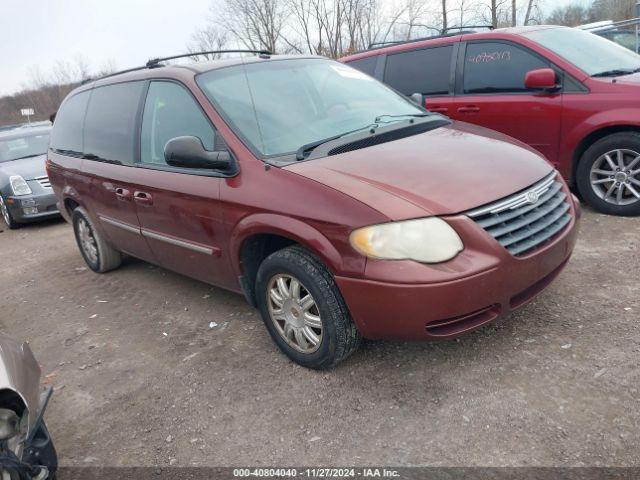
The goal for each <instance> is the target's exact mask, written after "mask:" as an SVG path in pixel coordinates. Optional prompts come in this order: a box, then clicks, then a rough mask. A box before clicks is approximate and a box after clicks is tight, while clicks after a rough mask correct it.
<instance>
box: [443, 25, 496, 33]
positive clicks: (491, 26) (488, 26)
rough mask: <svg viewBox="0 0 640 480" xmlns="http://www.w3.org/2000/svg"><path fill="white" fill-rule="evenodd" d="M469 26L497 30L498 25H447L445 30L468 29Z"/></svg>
mask: <svg viewBox="0 0 640 480" xmlns="http://www.w3.org/2000/svg"><path fill="white" fill-rule="evenodd" d="M468 28H471V29H473V28H488V29H489V30H495V28H496V27H494V26H493V25H460V26H458V27H447V28H445V29H444V31H445V32H448V31H449V30H466V29H468Z"/></svg>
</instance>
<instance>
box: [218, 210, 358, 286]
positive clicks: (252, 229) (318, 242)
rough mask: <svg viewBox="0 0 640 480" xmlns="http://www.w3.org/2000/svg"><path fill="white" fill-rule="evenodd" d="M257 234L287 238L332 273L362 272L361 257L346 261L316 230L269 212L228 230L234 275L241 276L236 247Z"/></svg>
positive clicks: (253, 216)
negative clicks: (311, 253) (304, 248)
mask: <svg viewBox="0 0 640 480" xmlns="http://www.w3.org/2000/svg"><path fill="white" fill-rule="evenodd" d="M259 234H271V235H279V236H282V237H285V238H289V239H291V240H293V241H295V242H297V243H299V244H301V245H303V246H304V247H306V248H307V249H309V250H310V251H311V252H313V253H314V254H315V255H317V256H318V257H319V258H320V259H321V260H322V261H323V263H324V264H325V265H326V266H327V268H328V269H329V270H330V271H331V273H332V274H334V275H336V274H338V273H342V274H344V273H345V272H351V273H356V272H358V273H360V274H361V273H362V272H363V271H364V264H365V261H364V258H363V259H362V260H361V261H360V262H359V263H358V262H353V261H348V260H346V259H345V256H343V255H341V254H340V252H339V251H338V250H337V249H336V247H335V246H334V245H333V244H332V243H331V241H330V240H329V239H328V238H327V237H326V236H324V235H323V234H322V233H321V232H320V231H319V230H317V229H316V228H314V227H313V226H311V225H309V224H308V223H305V222H302V221H300V220H297V219H295V218H291V217H287V216H285V215H279V214H273V213H257V214H254V215H249V216H247V217H245V218H243V219H242V220H240V221H239V222H238V223H237V224H236V226H235V228H234V229H233V231H232V233H231V239H230V251H231V259H232V263H233V269H234V271H235V273H236V275H238V276H240V275H242V269H241V267H240V249H241V247H242V244H243V243H244V241H245V240H246V239H247V238H249V237H251V236H253V235H259Z"/></svg>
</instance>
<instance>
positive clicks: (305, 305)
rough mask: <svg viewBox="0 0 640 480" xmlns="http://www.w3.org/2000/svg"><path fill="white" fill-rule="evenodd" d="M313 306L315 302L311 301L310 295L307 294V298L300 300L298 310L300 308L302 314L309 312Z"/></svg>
mask: <svg viewBox="0 0 640 480" xmlns="http://www.w3.org/2000/svg"><path fill="white" fill-rule="evenodd" d="M315 304H316V302H314V301H313V297H312V296H311V294H310V293H309V294H307V296H306V297H304V298H303V299H302V300H300V308H302V311H304V312H306V311H307V310H309V309H310V308H311V307H313V306H314V305H315Z"/></svg>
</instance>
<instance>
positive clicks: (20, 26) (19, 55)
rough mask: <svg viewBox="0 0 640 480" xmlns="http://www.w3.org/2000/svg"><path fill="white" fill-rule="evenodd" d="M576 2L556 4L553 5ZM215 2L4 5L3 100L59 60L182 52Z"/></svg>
mask: <svg viewBox="0 0 640 480" xmlns="http://www.w3.org/2000/svg"><path fill="white" fill-rule="evenodd" d="M387 1H393V0H387ZM571 1H572V0H554V2H553V6H554V7H555V6H557V5H560V4H566V3H569V2H571ZM583 1H585V2H586V1H587V0H583ZM211 3H212V0H0V62H1V67H0V96H2V95H6V94H11V93H14V92H16V91H17V90H20V89H21V88H22V87H23V86H24V85H25V84H26V83H27V81H28V79H29V71H30V69H32V68H33V67H34V66H38V67H39V68H40V70H41V71H42V72H49V71H51V68H52V66H53V64H54V63H55V62H56V61H58V60H62V61H72V60H73V59H74V57H76V56H78V55H79V54H80V55H82V56H83V57H84V58H85V59H86V60H87V61H88V62H89V64H90V67H91V69H92V70H98V69H99V68H100V67H101V66H102V65H104V64H105V62H108V61H110V60H112V61H113V62H115V66H116V67H117V68H119V69H124V68H129V67H133V66H139V65H142V64H144V63H145V62H146V61H147V60H148V59H149V58H153V57H159V56H168V55H172V54H176V53H183V52H184V51H185V46H186V45H187V43H188V42H189V40H190V37H191V35H192V33H193V31H194V30H195V29H197V28H200V27H202V26H203V25H205V24H206V23H207V19H208V18H209V7H210V5H211ZM544 3H546V4H547V5H546V6H547V8H550V7H549V5H548V4H549V3H551V2H548V1H547V2H544Z"/></svg>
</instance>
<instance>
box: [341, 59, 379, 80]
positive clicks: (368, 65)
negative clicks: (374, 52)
mask: <svg viewBox="0 0 640 480" xmlns="http://www.w3.org/2000/svg"><path fill="white" fill-rule="evenodd" d="M377 63H378V57H377V56H373V57H366V58H361V59H359V60H354V61H353V62H349V63H347V65H349V66H350V67H353V68H355V69H357V70H360V71H361V72H362V73H366V74H367V75H370V76H372V77H373V74H374V73H375V71H376V64H377Z"/></svg>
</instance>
